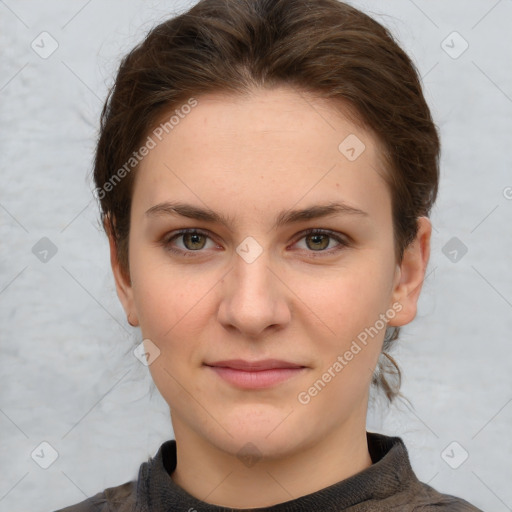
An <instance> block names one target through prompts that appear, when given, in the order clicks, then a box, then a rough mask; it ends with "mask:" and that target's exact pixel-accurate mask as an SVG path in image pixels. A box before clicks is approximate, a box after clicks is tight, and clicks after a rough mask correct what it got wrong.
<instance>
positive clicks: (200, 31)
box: [94, 0, 440, 402]
mask: <svg viewBox="0 0 512 512" xmlns="http://www.w3.org/2000/svg"><path fill="white" fill-rule="evenodd" d="M275 86H290V87H293V88H295V89H296V90H298V91H300V92H310V93H314V94H317V95H320V96H322V97H324V98H327V99H329V100H331V104H332V105H333V108H338V107H342V110H341V112H343V113H344V114H345V115H347V113H348V115H349V116H350V118H351V120H352V121H353V122H355V123H356V124H358V125H359V126H362V127H364V128H366V129H368V130H370V131H371V132H372V133H373V134H375V136H376V139H377V140H378V141H379V143H380V144H381V146H382V148H383V154H382V160H383V162H385V166H384V168H385V173H384V175H383V177H384V179H385V180H386V183H387V185H388V188H389V191H390V194H391V200H392V212H393V231H394V244H395V254H396V261H397V264H399V263H401V261H402V257H403V253H404V250H405V249H406V247H407V246H408V245H409V244H410V243H411V242H412V241H413V240H414V238H415V237H416V234H417V229H418V226H417V218H418V217H419V216H427V217H428V216H429V214H430V210H431V207H432V205H433V203H434V202H435V199H436V196H437V190H438V182H439V152H440V142H439V137H438V133H437V129H436V126H435V124H434V123H433V120H432V118H431V114H430V111H429V108H428V105H427V103H426V101H425V98H424V96H423V92H422V88H421V84H420V79H419V75H418V72H417V69H416V67H415V65H414V63H413V62H412V61H411V59H410V58H409V57H408V56H407V54H406V53H405V52H404V51H403V50H402V49H401V48H400V46H399V45H398V43H397V42H396V41H395V39H394V38H393V36H392V35H391V33H390V32H389V31H388V30H387V29H386V28H385V27H383V26H382V25H381V24H380V23H378V22H377V21H375V20H374V19H372V18H371V17H369V16H368V15H366V14H364V13H363V12H361V11H359V10H357V9H355V8H354V7H351V6H349V5H347V4H345V3H342V2H340V1H338V0H201V1H200V2H198V3H197V4H196V5H194V6H193V7H192V8H191V9H190V10H188V11H187V12H185V13H183V14H181V15H179V16H177V17H174V18H172V19H169V20H167V21H165V22H163V23H161V24H159V25H158V26H156V27H155V28H153V29H152V30H151V31H150V32H149V34H148V35H147V36H146V38H145V39H144V41H142V42H141V43H140V44H139V45H137V46H136V47H135V48H134V49H133V50H132V51H131V52H130V53H129V54H128V55H126V56H125V57H124V58H123V59H122V61H121V64H120V67H119V71H118V73H117V77H116V80H115V83H114V85H113V87H112V88H111V89H110V92H109V94H108V97H107V100H106V102H105V105H104V108H103V111H102V114H101V127H100V135H99V140H98V144H97V148H96V156H95V162H94V181H95V184H96V187H97V188H96V191H97V192H98V193H99V194H98V195H99V199H100V208H101V221H102V225H103V226H104V228H105V230H106V232H107V234H109V233H111V235H112V237H113V239H114V240H115V243H116V250H117V255H118V258H119V261H120V264H121V268H122V270H123V273H124V275H125V276H126V278H127V280H129V261H128V235H129V230H130V209H131V198H132V191H133V180H134V173H135V172H136V171H135V170H136V167H137V166H136V161H134V160H133V158H134V156H133V155H134V154H135V152H137V150H138V149H139V148H140V146H141V145H142V144H143V142H144V140H145V139H146V137H147V136H148V134H149V133H150V132H151V130H152V129H154V127H155V126H156V125H157V123H158V122H159V121H160V120H161V119H162V116H163V115H164V114H166V113H169V112H171V111H172V110H174V109H175V108H177V107H179V106H180V105H184V104H187V103H190V99H191V98H193V97H200V96H201V94H205V93H211V92H224V93H228V94H244V93H248V92H250V90H251V89H253V88H255V87H260V88H261V87H267V88H272V87H275ZM347 108H348V110H347ZM340 142H341V141H340ZM131 159H132V163H131V165H132V166H133V169H134V170H133V171H131V168H128V167H127V166H126V163H127V162H128V161H130V160H131ZM122 169H124V172H122V171H121V170H122ZM130 171H131V172H130ZM399 331H400V328H399V327H395V329H394V332H393V335H392V336H386V338H385V340H384V346H383V351H382V354H381V357H380V359H379V363H378V365H377V371H376V372H375V374H374V376H373V380H372V384H374V385H376V386H377V387H378V388H379V389H381V390H383V391H384V393H385V395H386V397H387V398H388V400H389V401H390V402H392V401H393V400H394V399H395V398H396V397H397V396H399V395H400V396H403V395H401V393H400V392H399V389H400V384H401V372H400V369H399V367H398V365H397V364H396V362H395V361H394V359H393V358H392V357H391V356H390V355H389V354H388V350H389V349H390V348H391V346H392V344H393V342H394V340H396V339H397V338H398V334H399ZM386 375H387V376H388V377H386ZM389 377H391V379H390V378H389Z"/></svg>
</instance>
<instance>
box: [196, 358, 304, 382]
mask: <svg viewBox="0 0 512 512" xmlns="http://www.w3.org/2000/svg"><path fill="white" fill-rule="evenodd" d="M204 366H205V367H207V368H210V369H211V370H212V371H213V372H215V374H216V375H217V376H219V377H220V378H221V379H223V380H224V381H226V382H228V383H229V384H231V385H233V386H235V387H238V388H242V389H263V388H269V387H272V386H275V385H277V384H280V383H282V382H284V381H286V380H288V379H290V378H292V377H294V376H297V375H299V374H301V373H303V372H305V371H306V369H307V367H306V366H303V365H300V364H297V363H291V362H289V361H282V360H279V359H265V360H262V361H244V360H242V359H232V360H229V361H217V362H214V363H205V364H204Z"/></svg>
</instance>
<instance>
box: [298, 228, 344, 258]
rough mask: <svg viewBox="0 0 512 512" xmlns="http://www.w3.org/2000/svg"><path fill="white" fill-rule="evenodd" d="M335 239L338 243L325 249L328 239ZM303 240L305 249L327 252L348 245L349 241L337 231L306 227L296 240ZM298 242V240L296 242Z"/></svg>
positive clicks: (335, 250)
mask: <svg viewBox="0 0 512 512" xmlns="http://www.w3.org/2000/svg"><path fill="white" fill-rule="evenodd" d="M329 239H331V240H335V241H336V242H338V245H336V246H335V247H333V248H331V250H326V249H327V248H328V247H329V245H330V240H329ZM301 240H305V241H306V243H305V245H306V250H308V252H327V253H329V254H331V253H333V252H337V251H339V250H341V249H342V248H343V247H348V246H349V242H348V241H347V240H345V239H344V238H342V237H341V236H339V235H338V234H337V233H335V232H333V231H329V230H325V229H316V228H313V229H308V230H307V231H305V232H303V233H302V238H300V239H299V240H298V241H301ZM296 243H298V242H296Z"/></svg>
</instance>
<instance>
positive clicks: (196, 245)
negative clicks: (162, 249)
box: [181, 233, 206, 251]
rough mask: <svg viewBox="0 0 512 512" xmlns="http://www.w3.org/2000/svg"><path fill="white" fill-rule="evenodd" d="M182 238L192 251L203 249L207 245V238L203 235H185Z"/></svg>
mask: <svg viewBox="0 0 512 512" xmlns="http://www.w3.org/2000/svg"><path fill="white" fill-rule="evenodd" d="M181 236H182V237H183V245H184V246H185V247H186V248H187V249H189V250H191V251H197V250H199V249H202V248H203V247H204V245H205V243H206V237H205V236H204V235H203V234H201V233H185V234H183V235H181ZM201 239H202V243H201Z"/></svg>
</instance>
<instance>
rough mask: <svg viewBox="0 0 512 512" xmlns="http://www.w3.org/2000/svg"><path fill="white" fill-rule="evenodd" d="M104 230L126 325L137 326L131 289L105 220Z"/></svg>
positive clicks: (137, 321)
mask: <svg viewBox="0 0 512 512" xmlns="http://www.w3.org/2000/svg"><path fill="white" fill-rule="evenodd" d="M104 225H105V230H106V232H107V236H108V241H109V246H110V264H111V267H112V273H113V275H114V281H115V285H116V291H117V296H118V297H119V300H120V301H121V304H122V306H123V309H124V311H125V314H126V317H127V320H128V323H129V324H130V325H131V326H132V327H136V326H138V325H139V319H138V317H137V312H136V309H135V303H134V300H133V288H132V284H131V282H130V281H129V279H126V276H125V273H124V272H123V271H122V269H121V264H120V263H119V259H118V255H117V247H116V242H115V239H114V236H113V234H112V233H111V231H110V227H109V225H108V220H107V218H105V224H104Z"/></svg>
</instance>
